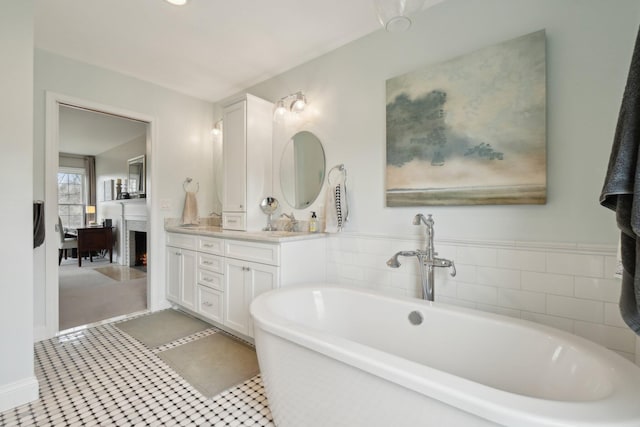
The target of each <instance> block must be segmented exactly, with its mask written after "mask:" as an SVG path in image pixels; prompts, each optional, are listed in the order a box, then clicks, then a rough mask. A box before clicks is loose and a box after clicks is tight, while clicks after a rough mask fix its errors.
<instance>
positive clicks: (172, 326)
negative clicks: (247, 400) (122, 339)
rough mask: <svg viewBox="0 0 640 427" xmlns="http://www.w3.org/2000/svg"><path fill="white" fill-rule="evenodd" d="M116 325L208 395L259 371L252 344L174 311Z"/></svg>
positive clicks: (233, 384) (240, 381)
mask: <svg viewBox="0 0 640 427" xmlns="http://www.w3.org/2000/svg"><path fill="white" fill-rule="evenodd" d="M115 326H116V327H117V328H118V329H120V330H121V331H123V332H125V333H127V334H129V335H130V336H132V337H133V338H135V339H136V340H138V341H139V342H141V343H142V344H144V345H145V347H147V348H149V349H150V350H151V351H153V352H154V353H155V354H156V355H157V356H158V357H159V358H160V359H162V360H163V361H164V362H165V363H166V364H167V365H169V366H171V368H173V369H174V370H175V371H176V372H177V373H178V374H179V375H180V376H181V377H182V378H183V379H185V380H186V381H187V382H188V383H189V384H191V385H192V386H193V387H194V388H195V389H196V390H198V391H199V392H200V393H201V394H202V395H203V396H206V397H209V398H211V397H213V396H216V395H218V394H219V393H221V392H223V391H224V390H227V389H229V388H231V387H233V386H235V385H238V384H241V383H243V382H244V381H246V380H248V379H250V378H253V377H255V376H256V375H258V374H259V373H260V368H259V367H258V359H257V357H256V351H255V349H254V348H253V347H251V346H249V345H248V344H245V343H244V342H241V341H239V340H237V339H234V338H231V337H229V336H227V335H226V334H225V333H223V332H221V331H220V330H218V329H217V328H214V327H213V326H211V325H209V324H208V323H205V322H202V321H201V320H199V319H196V318H194V317H191V316H189V315H187V314H185V313H183V312H180V311H177V310H173V309H168V310H162V311H158V312H155V313H152V314H147V315H143V316H139V317H136V318H134V319H131V320H126V321H122V322H118V323H116V324H115Z"/></svg>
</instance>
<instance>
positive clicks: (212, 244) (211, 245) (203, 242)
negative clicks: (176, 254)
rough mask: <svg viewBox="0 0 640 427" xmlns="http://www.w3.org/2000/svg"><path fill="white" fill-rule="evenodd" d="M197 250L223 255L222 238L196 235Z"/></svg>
mask: <svg viewBox="0 0 640 427" xmlns="http://www.w3.org/2000/svg"><path fill="white" fill-rule="evenodd" d="M198 251H199V252H207V253H209V254H215V255H224V239H216V238H215V237H202V236H198Z"/></svg>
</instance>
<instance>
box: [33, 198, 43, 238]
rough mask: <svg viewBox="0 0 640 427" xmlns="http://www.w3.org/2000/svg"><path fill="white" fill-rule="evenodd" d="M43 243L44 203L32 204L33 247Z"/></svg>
mask: <svg viewBox="0 0 640 427" xmlns="http://www.w3.org/2000/svg"><path fill="white" fill-rule="evenodd" d="M43 242H44V202H33V247H34V249H35V248H37V247H38V246H40V245H41V244H42V243H43Z"/></svg>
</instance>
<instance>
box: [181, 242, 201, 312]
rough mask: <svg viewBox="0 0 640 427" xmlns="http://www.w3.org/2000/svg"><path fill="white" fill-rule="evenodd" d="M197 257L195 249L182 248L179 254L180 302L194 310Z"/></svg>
mask: <svg viewBox="0 0 640 427" xmlns="http://www.w3.org/2000/svg"><path fill="white" fill-rule="evenodd" d="M197 265H198V259H197V256H196V252H195V251H188V250H186V249H183V250H182V252H181V255H180V268H181V270H182V275H181V276H182V277H181V279H182V280H181V283H180V285H181V288H180V304H182V305H183V306H185V307H186V308H189V309H191V310H194V311H195V310H196V271H197Z"/></svg>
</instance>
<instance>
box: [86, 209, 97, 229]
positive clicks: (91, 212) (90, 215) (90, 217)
mask: <svg viewBox="0 0 640 427" xmlns="http://www.w3.org/2000/svg"><path fill="white" fill-rule="evenodd" d="M84 212H85V213H86V214H87V221H88V222H89V225H95V224H96V221H95V214H96V207H95V206H92V205H87V206H86V207H85V208H84Z"/></svg>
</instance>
